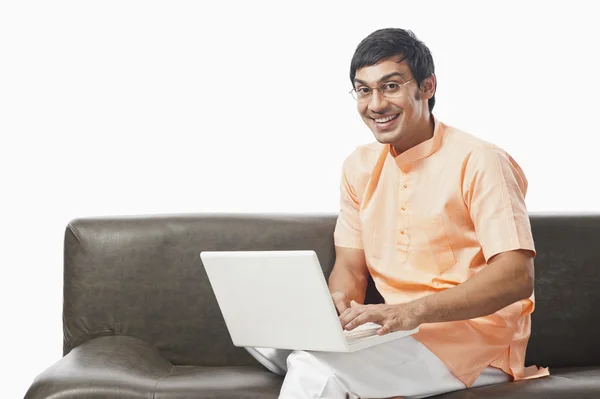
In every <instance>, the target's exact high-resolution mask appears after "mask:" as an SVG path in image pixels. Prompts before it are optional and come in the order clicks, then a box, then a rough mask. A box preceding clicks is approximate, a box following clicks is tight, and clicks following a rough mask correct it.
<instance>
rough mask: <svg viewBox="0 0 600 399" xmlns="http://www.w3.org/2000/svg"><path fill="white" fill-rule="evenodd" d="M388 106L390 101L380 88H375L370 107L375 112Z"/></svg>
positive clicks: (379, 111) (381, 110)
mask: <svg viewBox="0 0 600 399" xmlns="http://www.w3.org/2000/svg"><path fill="white" fill-rule="evenodd" d="M387 106H388V102H387V100H386V98H385V97H384V96H383V94H382V93H381V92H380V91H379V90H373V92H372V93H371V98H370V99H369V109H370V110H371V111H373V112H375V113H381V112H383V111H384V110H385V109H386V108H387Z"/></svg>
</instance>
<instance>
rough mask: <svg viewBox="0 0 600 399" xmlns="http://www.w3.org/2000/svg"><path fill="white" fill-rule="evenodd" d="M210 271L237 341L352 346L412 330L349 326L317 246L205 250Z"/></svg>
mask: <svg viewBox="0 0 600 399" xmlns="http://www.w3.org/2000/svg"><path fill="white" fill-rule="evenodd" d="M200 257H201V259H202V262H203V264H204V267H205V269H206V273H207V274H208V278H209V280H210V284H211V286H212V288H213V291H214V293H215V296H216V298H217V301H218V303H219V307H220V309H221V313H222V314H223V317H224V319H225V323H226V325H227V329H228V330H229V334H230V335H231V339H232V341H233V344H234V345H235V346H238V347H263V348H278V349H292V350H295V349H299V350H313V351H328V352H353V351H356V350H359V349H363V348H367V347H370V346H373V345H378V344H381V343H384V342H388V341H391V340H394V339H398V338H402V337H406V336H408V335H412V334H414V333H416V332H417V331H418V328H416V329H414V330H410V331H397V332H393V333H389V334H385V335H381V336H379V335H377V334H376V332H377V330H378V328H379V327H380V326H379V325H377V324H374V323H367V324H364V325H362V326H360V327H358V328H356V329H354V330H352V331H345V330H344V329H343V328H342V326H341V323H340V321H339V317H338V314H337V312H336V309H335V306H334V304H333V301H332V299H331V295H330V293H329V289H328V286H327V283H326V281H325V277H324V275H323V272H322V269H321V266H320V264H319V260H318V259H317V254H316V253H315V252H314V251H205V252H201V253H200Z"/></svg>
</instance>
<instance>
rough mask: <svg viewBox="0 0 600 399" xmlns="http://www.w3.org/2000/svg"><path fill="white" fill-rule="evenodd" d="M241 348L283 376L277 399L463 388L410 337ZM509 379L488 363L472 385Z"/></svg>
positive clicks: (353, 398) (412, 394) (352, 398)
mask: <svg viewBox="0 0 600 399" xmlns="http://www.w3.org/2000/svg"><path fill="white" fill-rule="evenodd" d="M246 349H247V350H248V352H249V353H250V354H251V355H252V356H254V358H256V359H257V360H258V361H259V362H260V363H261V364H262V365H264V366H265V367H267V368H268V369H269V370H271V371H272V372H274V373H276V374H279V375H282V376H283V375H285V379H284V381H283V385H282V387H281V392H280V394H279V398H280V399H309V398H310V399H314V398H327V399H338V398H339V399H346V398H349V399H358V398H369V399H371V398H390V397H394V396H401V397H405V398H425V397H428V396H433V395H438V394H442V393H445V392H451V391H456V390H460V389H465V388H466V386H465V385H464V384H463V383H462V382H461V381H460V380H459V379H458V378H456V377H455V376H454V375H453V374H452V373H451V372H450V370H449V369H448V367H446V365H445V364H444V363H443V362H442V361H441V360H440V359H439V358H438V357H437V356H435V355H434V354H433V353H431V351H429V349H427V348H426V347H425V346H424V345H423V344H421V343H420V342H419V341H417V340H416V339H414V338H413V337H404V338H400V339H397V340H395V341H391V342H387V343H383V344H380V345H376V346H373V347H370V348H366V349H362V350H359V351H357V352H351V353H334V352H313V351H293V352H292V351H289V350H281V349H270V348H246ZM465 356H468V354H466V353H465ZM508 381H511V377H510V376H509V375H507V374H506V373H504V372H503V371H502V370H500V369H497V368H494V367H488V368H487V369H485V370H484V371H483V372H482V373H481V375H480V376H479V378H478V379H477V380H476V381H475V383H474V384H473V387H479V386H483V385H491V384H498V383H502V382H508Z"/></svg>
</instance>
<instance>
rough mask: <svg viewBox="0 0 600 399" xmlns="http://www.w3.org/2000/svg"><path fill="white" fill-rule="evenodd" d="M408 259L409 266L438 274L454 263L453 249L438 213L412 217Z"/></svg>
mask: <svg viewBox="0 0 600 399" xmlns="http://www.w3.org/2000/svg"><path fill="white" fill-rule="evenodd" d="M412 219H413V220H412V223H411V229H410V230H411V234H410V249H409V261H410V264H411V267H412V268H413V269H416V270H422V271H425V272H428V273H432V274H436V275H437V274H440V273H442V272H444V271H445V270H447V269H448V268H450V267H451V266H454V265H455V264H456V258H455V256H454V251H453V250H452V246H451V245H450V240H449V239H448V235H447V234H446V229H445V228H444V222H443V220H442V217H441V216H439V215H424V216H415V217H413V218H412Z"/></svg>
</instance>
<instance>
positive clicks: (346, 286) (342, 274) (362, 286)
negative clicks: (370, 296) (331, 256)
mask: <svg viewBox="0 0 600 399" xmlns="http://www.w3.org/2000/svg"><path fill="white" fill-rule="evenodd" d="M335 254H336V258H335V264H334V266H333V270H332V271H331V274H330V275H329V292H331V297H332V298H333V301H334V303H335V307H336V308H337V310H338V312H339V313H342V312H343V311H344V310H346V308H348V307H349V306H350V301H352V300H353V301H355V302H358V303H364V300H365V295H366V291H367V282H368V279H369V270H368V268H367V262H366V259H365V251H364V250H362V249H357V248H345V247H339V246H336V247H335Z"/></svg>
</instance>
